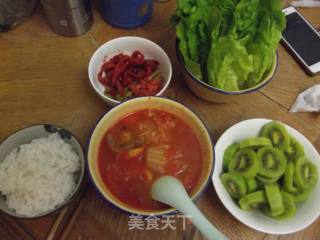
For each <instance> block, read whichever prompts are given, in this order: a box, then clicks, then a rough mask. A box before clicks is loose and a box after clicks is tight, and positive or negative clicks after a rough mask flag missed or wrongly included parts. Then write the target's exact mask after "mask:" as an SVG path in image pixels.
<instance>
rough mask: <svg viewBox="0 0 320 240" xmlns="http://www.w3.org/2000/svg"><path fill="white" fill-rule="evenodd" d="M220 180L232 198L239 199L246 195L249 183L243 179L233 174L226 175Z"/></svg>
mask: <svg viewBox="0 0 320 240" xmlns="http://www.w3.org/2000/svg"><path fill="white" fill-rule="evenodd" d="M220 178H221V181H222V184H223V186H224V187H225V188H226V190H227V191H228V193H229V194H230V195H231V197H233V198H237V199H238V198H241V197H243V196H244V195H246V193H247V183H246V180H245V179H244V178H243V177H241V176H239V175H236V174H232V173H224V174H223V175H221V177H220Z"/></svg>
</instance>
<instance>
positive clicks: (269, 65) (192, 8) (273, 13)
mask: <svg viewBox="0 0 320 240" xmlns="http://www.w3.org/2000/svg"><path fill="white" fill-rule="evenodd" d="M172 22H173V23H174V24H175V26H176V35H177V41H176V52H177V56H178V59H179V62H180V64H181V65H182V67H183V75H184V78H185V80H186V83H187V85H188V87H189V88H190V89H191V91H192V92H193V93H194V94H195V95H197V96H198V97H200V98H202V99H204V100H207V101H210V102H218V103H224V102H230V101H237V100H239V99H240V98H241V97H243V95H244V94H246V95H248V94H253V93H255V92H257V90H258V89H260V88H262V87H263V86H265V85H266V84H267V83H268V82H269V81H270V80H271V79H272V78H273V76H274V74H275V72H276V68H277V63H278V57H277V51H276V49H277V47H278V45H279V41H280V39H281V32H282V30H283V29H284V28H285V17H284V15H283V13H282V11H281V1H280V0H270V1H263V0H240V1H234V0H204V1H190V0H178V2H177V9H176V11H175V14H174V15H173V17H172Z"/></svg>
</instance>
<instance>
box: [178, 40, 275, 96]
mask: <svg viewBox="0 0 320 240" xmlns="http://www.w3.org/2000/svg"><path fill="white" fill-rule="evenodd" d="M176 54H177V56H178V60H179V62H180V64H181V65H182V68H183V70H184V71H185V72H186V73H187V74H188V75H189V76H190V78H191V79H192V80H193V81H195V82H197V83H200V84H201V85H202V86H204V87H206V88H207V89H209V90H213V91H216V92H219V93H223V94H227V95H241V94H246V93H251V92H255V91H257V90H259V89H260V88H262V87H263V86H265V85H266V84H267V83H268V82H270V81H271V80H272V79H273V77H274V75H275V73H276V71H277V68H278V52H277V51H276V54H275V58H274V61H275V63H273V64H272V67H271V69H270V70H269V71H270V72H268V75H267V77H268V78H266V79H265V80H264V81H262V82H260V83H259V84H258V85H256V86H254V87H251V88H248V89H244V90H240V91H227V90H223V89H220V88H216V87H214V86H211V85H209V84H207V83H206V82H203V81H201V80H199V79H197V78H196V77H195V76H194V75H193V73H192V72H191V71H190V70H189V69H188V68H187V66H186V65H185V64H184V60H183V57H182V55H181V53H180V51H179V47H178V40H176Z"/></svg>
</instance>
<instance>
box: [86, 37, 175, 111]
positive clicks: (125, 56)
mask: <svg viewBox="0 0 320 240" xmlns="http://www.w3.org/2000/svg"><path fill="white" fill-rule="evenodd" d="M88 74H89V79H90V83H91V85H92V87H93V88H94V90H95V91H96V92H97V93H98V95H99V96H100V97H101V98H102V100H103V101H105V102H106V103H108V104H109V105H111V106H115V105H117V104H119V103H121V102H123V101H125V100H128V99H130V98H134V97H142V96H161V95H162V94H163V93H164V91H165V90H166V89H167V88H168V86H169V83H170V81H171V76H172V67H171V62H170V59H169V57H168V55H167V54H166V52H165V51H164V50H163V49H162V48H161V47H160V46H159V45H157V44H156V43H154V42H152V41H150V40H148V39H145V38H140V37H130V36H129V37H120V38H116V39H113V40H110V41H108V42H106V43H104V44H103V45H102V46H100V47H99V48H98V49H97V50H96V51H95V53H94V54H93V55H92V57H91V59H90V62H89V68H88Z"/></svg>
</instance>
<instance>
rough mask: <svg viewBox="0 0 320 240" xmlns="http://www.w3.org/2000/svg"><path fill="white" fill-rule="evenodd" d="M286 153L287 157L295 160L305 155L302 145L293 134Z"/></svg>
mask: <svg viewBox="0 0 320 240" xmlns="http://www.w3.org/2000/svg"><path fill="white" fill-rule="evenodd" d="M285 155H286V156H287V159H288V160H291V161H295V160H297V159H298V158H301V157H303V156H304V150H303V147H302V145H301V144H300V143H299V142H298V140H297V139H295V138H294V137H292V136H290V145H289V147H288V149H287V150H286V151H285Z"/></svg>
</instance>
